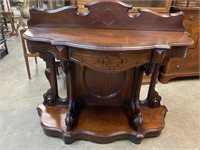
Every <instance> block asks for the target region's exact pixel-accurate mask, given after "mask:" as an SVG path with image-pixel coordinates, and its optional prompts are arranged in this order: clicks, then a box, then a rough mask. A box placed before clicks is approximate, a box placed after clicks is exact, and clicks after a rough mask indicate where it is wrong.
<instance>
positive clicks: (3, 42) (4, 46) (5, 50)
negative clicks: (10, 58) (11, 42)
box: [0, 23, 8, 59]
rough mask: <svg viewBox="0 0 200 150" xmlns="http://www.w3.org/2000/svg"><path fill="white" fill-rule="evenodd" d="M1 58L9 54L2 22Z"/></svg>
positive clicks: (0, 26) (0, 24) (0, 27)
mask: <svg viewBox="0 0 200 150" xmlns="http://www.w3.org/2000/svg"><path fill="white" fill-rule="evenodd" d="M0 31H1V35H0V59H1V58H3V57H4V56H5V55H6V54H8V48H7V44H6V39H5V36H4V33H3V25H2V23H0Z"/></svg>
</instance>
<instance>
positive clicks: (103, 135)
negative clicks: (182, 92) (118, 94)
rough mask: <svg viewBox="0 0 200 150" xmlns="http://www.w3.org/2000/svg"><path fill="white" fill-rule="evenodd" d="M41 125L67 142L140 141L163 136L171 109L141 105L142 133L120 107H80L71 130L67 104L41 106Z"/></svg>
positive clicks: (46, 131)
mask: <svg viewBox="0 0 200 150" xmlns="http://www.w3.org/2000/svg"><path fill="white" fill-rule="evenodd" d="M37 110H38V113H39V115H40V116H41V125H42V128H43V130H44V133H45V134H46V135H48V136H52V137H59V138H61V139H63V140H64V142H65V143H66V144H71V143H73V142H74V141H76V140H88V141H92V142H95V143H102V144H104V143H110V142H113V141H116V140H130V141H132V142H134V143H136V144H139V143H140V142H141V140H142V139H144V138H149V137H156V136H158V135H160V133H161V131H162V129H163V128H164V118H165V115H166V112H167V108H166V107H165V106H161V107H158V108H149V107H141V113H142V115H143V127H142V129H141V131H140V132H137V131H135V130H134V129H133V128H131V127H130V124H129V120H128V114H127V113H126V110H125V109H123V108H122V107H117V106H87V107H84V108H82V109H81V110H80V114H79V116H78V121H77V124H76V127H75V128H74V129H73V130H72V131H71V132H68V131H67V130H66V125H65V117H66V112H67V107H66V106H61V105H60V106H44V105H43V104H39V105H38V107H37Z"/></svg>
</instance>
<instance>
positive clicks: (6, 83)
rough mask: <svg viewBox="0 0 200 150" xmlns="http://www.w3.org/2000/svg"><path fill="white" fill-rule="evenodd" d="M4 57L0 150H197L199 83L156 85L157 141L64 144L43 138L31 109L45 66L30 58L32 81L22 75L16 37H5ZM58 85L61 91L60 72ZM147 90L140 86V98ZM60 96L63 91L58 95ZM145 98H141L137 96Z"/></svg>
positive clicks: (41, 86)
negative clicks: (160, 122)
mask: <svg viewBox="0 0 200 150" xmlns="http://www.w3.org/2000/svg"><path fill="white" fill-rule="evenodd" d="M8 48H9V55H7V56H6V57H4V58H3V59H2V60H0V126H1V127H0V128H1V130H0V132H1V137H0V150H64V149H65V150H66V149H67V150H74V149H76V150H79V149H80V150H121V149H123V150H146V149H148V150H169V149H170V150H190V149H191V150H198V149H200V125H199V124H200V96H199V95H200V94H199V91H200V84H199V83H200V80H199V79H190V80H181V81H180V80H179V81H173V82H170V83H169V84H165V85H163V84H160V83H158V84H157V90H158V92H159V93H160V95H161V96H162V104H164V105H166V106H167V108H168V110H169V111H168V113H167V116H166V124H165V128H164V129H163V131H162V134H161V135H160V136H159V137H156V138H151V139H144V140H143V141H142V143H141V144H139V145H136V144H134V143H131V142H129V141H126V140H124V141H117V142H113V143H110V144H95V143H92V142H87V141H77V142H74V143H73V144H71V145H65V144H64V142H63V141H62V140H61V139H58V138H52V137H48V136H46V135H45V134H44V133H43V131H42V128H41V126H40V118H39V117H38V115H37V112H36V106H37V104H38V103H41V102H42V101H43V97H42V95H43V93H45V92H46V90H47V89H48V88H49V84H48V82H47V80H46V78H45V76H44V73H43V72H44V68H45V65H44V62H43V61H42V60H41V59H40V58H39V61H38V65H35V63H34V59H33V58H31V59H30V66H31V73H32V79H31V80H29V79H28V77H27V73H26V68H25V63H24V59H23V53H22V48H21V41H20V37H11V38H8ZM58 80H59V83H60V84H59V86H60V88H61V89H62V88H63V86H64V85H63V84H62V81H63V78H62V74H61V76H60V78H59V79H58ZM146 90H147V86H143V89H142V95H145V93H146ZM62 94H63V93H62ZM142 97H144V96H142Z"/></svg>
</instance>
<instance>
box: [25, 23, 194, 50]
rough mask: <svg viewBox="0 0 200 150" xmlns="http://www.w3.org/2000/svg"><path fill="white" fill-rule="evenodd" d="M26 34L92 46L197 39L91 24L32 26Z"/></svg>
mask: <svg viewBox="0 0 200 150" xmlns="http://www.w3.org/2000/svg"><path fill="white" fill-rule="evenodd" d="M24 38H25V39H27V40H30V41H38V42H49V43H51V44H52V45H66V46H70V47H76V48H82V49H90V50H110V51H126V50H141V49H154V48H159V49H170V48H171V47H173V46H187V45H191V44H192V43H193V40H192V38H191V37H190V36H189V35H188V33H187V32H171V31H170V32H169V31H139V30H116V29H87V28H38V27H35V28H31V29H29V30H28V31H26V32H25V34H24Z"/></svg>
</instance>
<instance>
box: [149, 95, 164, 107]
mask: <svg viewBox="0 0 200 150" xmlns="http://www.w3.org/2000/svg"><path fill="white" fill-rule="evenodd" d="M160 101H161V96H160V95H159V94H158V92H156V91H154V94H153V95H152V97H151V98H150V99H149V106H150V107H159V106H160Z"/></svg>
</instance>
